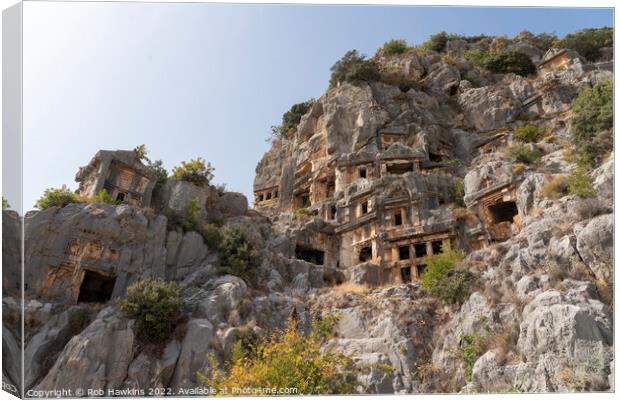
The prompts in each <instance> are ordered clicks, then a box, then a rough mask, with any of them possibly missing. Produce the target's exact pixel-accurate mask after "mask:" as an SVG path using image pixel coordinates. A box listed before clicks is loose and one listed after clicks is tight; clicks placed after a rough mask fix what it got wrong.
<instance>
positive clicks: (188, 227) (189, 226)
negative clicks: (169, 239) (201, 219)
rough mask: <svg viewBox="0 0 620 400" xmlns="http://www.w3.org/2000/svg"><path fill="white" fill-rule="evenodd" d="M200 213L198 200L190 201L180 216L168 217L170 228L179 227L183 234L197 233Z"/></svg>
mask: <svg viewBox="0 0 620 400" xmlns="http://www.w3.org/2000/svg"><path fill="white" fill-rule="evenodd" d="M199 213H200V201H199V200H198V198H197V197H196V198H193V199H191V200H190V201H189V202H188V203H187V205H186V206H185V210H184V211H183V214H182V215H180V216H179V215H177V214H175V215H173V216H171V217H170V220H169V222H170V228H171V229H175V228H176V227H180V228H181V229H183V231H184V232H191V231H195V232H198V231H199V230H200V229H199V228H200V226H199V224H198V214H199Z"/></svg>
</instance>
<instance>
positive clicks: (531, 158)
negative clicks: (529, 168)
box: [505, 143, 542, 164]
mask: <svg viewBox="0 0 620 400" xmlns="http://www.w3.org/2000/svg"><path fill="white" fill-rule="evenodd" d="M505 155H506V158H508V159H509V160H512V161H515V162H519V163H522V164H536V163H538V161H540V158H541V157H542V152H541V151H540V150H539V149H538V147H536V146H532V145H526V144H522V143H516V144H512V145H510V146H508V148H507V149H506V153H505Z"/></svg>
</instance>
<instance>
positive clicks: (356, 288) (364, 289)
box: [334, 282, 370, 295]
mask: <svg viewBox="0 0 620 400" xmlns="http://www.w3.org/2000/svg"><path fill="white" fill-rule="evenodd" d="M334 293H336V294H339V295H345V294H361V295H366V294H368V293H370V287H368V285H360V284H357V283H353V282H344V283H341V284H340V285H337V286H334Z"/></svg>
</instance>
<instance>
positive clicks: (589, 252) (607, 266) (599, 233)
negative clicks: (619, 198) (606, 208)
mask: <svg viewBox="0 0 620 400" xmlns="http://www.w3.org/2000/svg"><path fill="white" fill-rule="evenodd" d="M613 230H614V216H613V214H605V215H600V216H598V217H595V218H593V219H592V220H590V222H588V224H587V225H586V226H585V227H584V228H583V229H581V230H579V231H578V232H576V234H577V250H578V251H579V255H580V256H581V258H582V259H583V261H584V262H585V263H586V264H587V265H588V266H589V267H590V269H591V270H592V272H594V275H595V276H596V277H597V278H598V279H601V280H602V281H604V282H609V281H610V280H611V278H612V276H613V237H614V236H613Z"/></svg>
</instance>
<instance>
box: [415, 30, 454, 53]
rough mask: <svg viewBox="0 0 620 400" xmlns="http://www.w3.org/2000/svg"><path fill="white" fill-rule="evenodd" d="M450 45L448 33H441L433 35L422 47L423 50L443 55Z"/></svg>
mask: <svg viewBox="0 0 620 400" xmlns="http://www.w3.org/2000/svg"><path fill="white" fill-rule="evenodd" d="M447 44H448V34H447V33H446V32H439V33H436V34H434V35H432V36H431V37H430V38H429V39H428V40H427V41H426V42H424V43H422V44H421V45H420V48H421V49H422V50H432V51H436V52H438V53H441V52H442V51H444V50H445V49H446V45H447Z"/></svg>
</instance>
